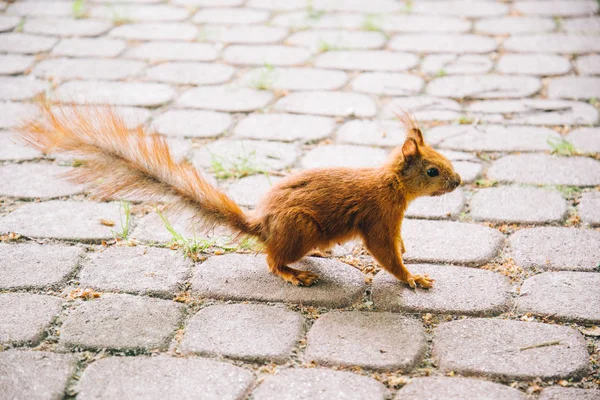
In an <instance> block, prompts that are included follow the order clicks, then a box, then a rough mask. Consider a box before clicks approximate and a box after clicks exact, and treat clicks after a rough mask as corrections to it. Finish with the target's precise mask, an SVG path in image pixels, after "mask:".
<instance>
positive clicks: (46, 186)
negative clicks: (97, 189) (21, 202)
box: [0, 164, 84, 199]
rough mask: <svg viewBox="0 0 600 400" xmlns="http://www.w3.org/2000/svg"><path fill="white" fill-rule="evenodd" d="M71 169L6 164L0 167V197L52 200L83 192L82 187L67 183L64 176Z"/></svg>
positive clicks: (39, 165) (45, 165) (42, 165)
mask: <svg viewBox="0 0 600 400" xmlns="http://www.w3.org/2000/svg"><path fill="white" fill-rule="evenodd" d="M72 170H73V169H72V168H70V167H61V166H58V165H54V164H8V165H5V166H3V167H0V196H8V197H17V198H21V199H35V198H40V199H52V198H55V197H62V196H71V195H74V194H77V193H81V192H83V189H84V186H83V185H74V184H71V183H69V182H68V181H67V180H66V178H65V176H64V174H67V173H69V172H70V171H72Z"/></svg>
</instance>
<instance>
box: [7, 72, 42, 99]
mask: <svg viewBox="0 0 600 400" xmlns="http://www.w3.org/2000/svg"><path fill="white" fill-rule="evenodd" d="M48 87H49V86H48V83H47V82H44V81H42V80H39V79H35V78H34V77H32V76H0V100H27V99H30V98H32V97H35V96H36V95H38V94H40V93H42V92H43V91H44V90H46V89H47V88H48Z"/></svg>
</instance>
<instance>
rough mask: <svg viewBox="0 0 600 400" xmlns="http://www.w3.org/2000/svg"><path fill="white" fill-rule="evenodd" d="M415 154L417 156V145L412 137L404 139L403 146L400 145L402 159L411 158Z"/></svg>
mask: <svg viewBox="0 0 600 400" xmlns="http://www.w3.org/2000/svg"><path fill="white" fill-rule="evenodd" d="M417 154H419V146H418V145H417V141H416V140H415V139H413V138H412V137H408V138H406V140H405V141H404V144H403V145H402V155H403V156H404V158H405V159H408V158H412V157H414V156H416V155H417Z"/></svg>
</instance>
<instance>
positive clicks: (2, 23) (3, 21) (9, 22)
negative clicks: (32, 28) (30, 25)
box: [0, 7, 21, 32]
mask: <svg viewBox="0 0 600 400" xmlns="http://www.w3.org/2000/svg"><path fill="white" fill-rule="evenodd" d="M1 8H2V7H0V9H1ZM19 22H21V18H19V17H17V16H14V15H4V14H3V15H0V32H6V31H10V30H12V29H14V28H15V27H17V26H18V25H19Z"/></svg>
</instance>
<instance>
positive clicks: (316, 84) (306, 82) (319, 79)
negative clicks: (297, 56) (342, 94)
mask: <svg viewBox="0 0 600 400" xmlns="http://www.w3.org/2000/svg"><path fill="white" fill-rule="evenodd" d="M347 80H348V77H347V75H346V73H345V72H343V71H330V70H325V69H317V68H273V67H270V68H265V67H263V68H258V69H253V70H250V71H248V73H247V74H245V75H244V76H243V77H242V78H241V79H240V82H241V83H242V84H243V85H245V86H247V87H251V88H255V89H261V90H272V89H281V90H336V89H339V88H341V87H342V86H344V85H345V84H346V81H347Z"/></svg>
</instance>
